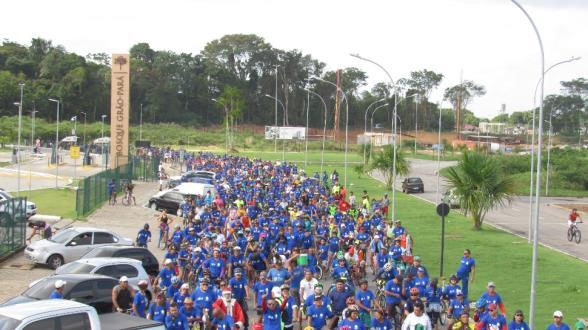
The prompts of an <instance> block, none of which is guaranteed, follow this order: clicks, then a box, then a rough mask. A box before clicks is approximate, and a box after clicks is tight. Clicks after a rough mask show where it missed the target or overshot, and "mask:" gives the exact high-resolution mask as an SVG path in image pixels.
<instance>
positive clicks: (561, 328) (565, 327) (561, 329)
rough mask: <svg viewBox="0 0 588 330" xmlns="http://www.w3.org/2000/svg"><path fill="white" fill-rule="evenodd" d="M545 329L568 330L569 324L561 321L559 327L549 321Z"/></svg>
mask: <svg viewBox="0 0 588 330" xmlns="http://www.w3.org/2000/svg"><path fill="white" fill-rule="evenodd" d="M547 330H570V326H569V325H567V324H565V323H562V324H561V325H560V326H559V327H558V326H556V325H555V324H553V323H551V324H550V325H549V326H548V327H547Z"/></svg>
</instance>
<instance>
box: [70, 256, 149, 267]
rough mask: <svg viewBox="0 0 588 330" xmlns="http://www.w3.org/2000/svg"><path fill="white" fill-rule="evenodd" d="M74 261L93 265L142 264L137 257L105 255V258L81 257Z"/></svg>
mask: <svg viewBox="0 0 588 330" xmlns="http://www.w3.org/2000/svg"><path fill="white" fill-rule="evenodd" d="M74 262H79V263H85V264H88V265H93V266H103V265H114V264H116V265H118V264H135V265H137V264H138V265H140V264H141V261H139V260H137V259H131V258H119V257H115V258H112V257H104V258H86V259H80V260H76V261H74Z"/></svg>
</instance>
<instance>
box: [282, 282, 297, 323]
mask: <svg viewBox="0 0 588 330" xmlns="http://www.w3.org/2000/svg"><path fill="white" fill-rule="evenodd" d="M280 289H281V290H282V295H281V298H280V301H281V304H280V305H281V309H282V310H283V311H284V313H285V314H284V313H283V314H282V321H283V322H284V329H285V330H286V329H294V323H295V322H297V321H298V303H296V300H295V299H294V297H292V296H290V287H289V286H288V285H287V284H284V285H282V286H281V288H280Z"/></svg>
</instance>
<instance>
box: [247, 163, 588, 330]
mask: <svg viewBox="0 0 588 330" xmlns="http://www.w3.org/2000/svg"><path fill="white" fill-rule="evenodd" d="M317 154H318V157H319V160H320V152H318V153H317V152H313V153H312V154H309V159H313V160H314V159H316V157H317ZM254 155H255V156H256V157H261V158H263V159H271V160H276V159H281V155H276V154H274V153H270V155H267V154H266V153H254ZM287 155H288V157H287V158H286V159H297V160H298V163H299V164H300V161H302V162H303V161H304V154H303V153H297V154H287ZM272 156H273V157H272ZM341 157H343V156H342V153H339V154H338V155H332V156H331V155H329V159H330V160H333V161H334V160H336V159H341ZM357 157H359V156H357ZM354 158H355V156H354ZM313 163H314V162H313ZM319 168H320V165H309V166H307V167H306V168H305V169H306V172H307V173H309V174H311V175H312V173H314V172H315V171H318V170H319ZM324 169H325V170H326V171H327V173H331V172H332V171H333V170H334V169H336V170H337V172H339V174H340V180H341V182H343V179H344V178H343V174H344V167H343V166H342V164H341V163H335V162H331V163H328V164H326V165H325V167H324ZM347 181H348V185H349V189H348V190H349V191H353V192H354V193H355V195H357V196H361V192H362V191H363V190H367V191H368V193H369V195H370V198H376V199H380V198H381V197H382V196H383V194H384V193H389V196H390V191H389V190H387V189H386V188H385V186H384V184H382V183H381V182H379V181H377V180H375V179H373V178H371V177H369V176H367V175H358V174H357V173H355V172H354V171H353V170H352V165H350V166H349V167H348V170H347ZM417 196H418V195H417ZM396 201H397V218H398V219H400V220H402V222H403V225H404V226H405V227H406V228H407V229H408V230H409V231H410V232H411V234H412V235H413V236H414V241H415V244H414V252H415V254H416V255H419V256H421V257H422V258H423V261H424V265H425V266H426V267H427V268H428V270H429V273H430V274H431V276H439V269H440V253H441V221H440V218H439V216H437V214H436V212H435V206H434V205H433V204H431V203H429V202H425V201H423V200H421V199H419V198H417V197H416V196H411V195H406V194H403V193H400V192H397V193H396ZM559 234H561V235H560V236H561V237H562V239H565V237H564V235H563V233H559ZM465 248H469V249H471V250H472V255H473V257H474V258H475V259H476V267H477V274H476V280H475V282H474V283H473V284H471V285H470V297H472V298H474V299H476V300H477V298H479V297H480V295H481V294H482V293H483V292H484V291H485V290H486V284H487V283H488V282H489V281H493V282H495V283H496V285H497V291H498V293H499V294H500V295H501V296H502V297H503V300H504V302H505V305H506V308H507V313H508V314H507V315H506V317H507V319H510V317H511V316H512V314H513V313H514V311H515V310H516V309H521V310H523V311H524V312H525V314H528V310H529V300H530V298H529V296H530V289H531V288H530V282H531V255H532V246H531V245H530V244H528V243H527V241H526V240H525V239H522V238H520V237H518V236H515V235H512V234H509V233H507V232H504V231H501V230H498V229H495V228H493V227H491V226H486V225H484V226H483V230H481V231H476V230H474V229H473V224H472V221H471V220H470V219H468V218H466V217H464V216H463V215H461V214H459V213H458V212H455V211H453V210H452V211H451V212H450V214H449V216H448V217H447V218H446V228H445V258H444V260H445V262H444V267H443V268H444V274H443V275H444V276H445V277H448V276H449V275H450V274H452V273H455V271H456V270H457V267H458V265H459V261H460V258H461V256H462V254H463V250H464V249H465ZM537 271H538V273H537V274H538V275H537V304H536V325H537V327H536V328H537V329H540V328H545V327H546V326H547V325H548V324H549V323H550V322H551V320H552V317H551V316H552V314H553V311H555V310H562V311H563V313H564V315H565V317H566V319H565V320H566V322H568V323H572V324H573V323H574V321H573V320H574V319H575V318H577V317H586V316H588V314H586V313H587V312H586V309H585V303H581V302H582V301H588V290H586V284H585V282H584V281H585V275H586V274H588V264H587V263H585V262H583V261H581V260H578V259H575V258H573V257H569V256H567V255H564V254H562V253H560V252H557V251H553V250H551V249H548V248H545V247H540V248H539V254H538V267H537ZM527 316H528V315H527ZM532 328H533V327H532Z"/></svg>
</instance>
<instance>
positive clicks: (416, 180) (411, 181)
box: [408, 178, 421, 183]
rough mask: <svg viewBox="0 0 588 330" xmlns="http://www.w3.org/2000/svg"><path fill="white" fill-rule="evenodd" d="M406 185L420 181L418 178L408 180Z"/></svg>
mask: <svg viewBox="0 0 588 330" xmlns="http://www.w3.org/2000/svg"><path fill="white" fill-rule="evenodd" d="M408 183H421V179H419V178H409V179H408Z"/></svg>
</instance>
